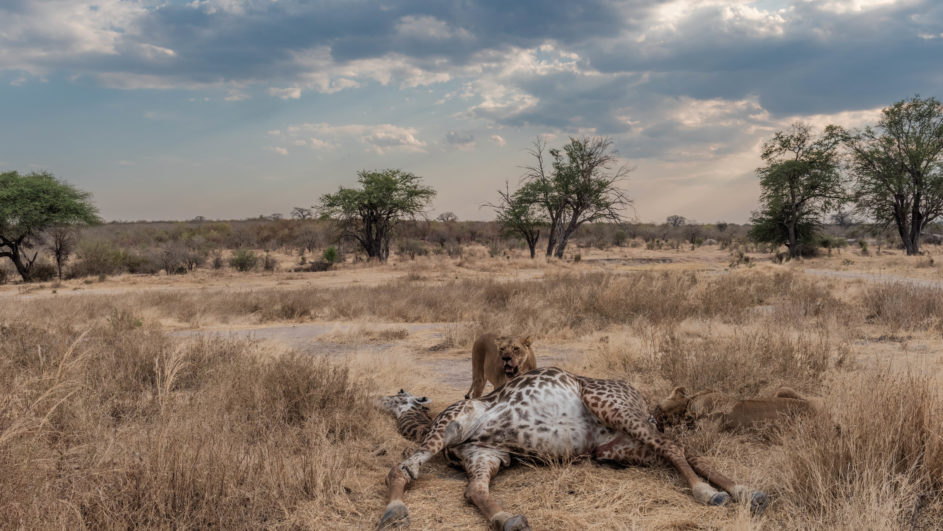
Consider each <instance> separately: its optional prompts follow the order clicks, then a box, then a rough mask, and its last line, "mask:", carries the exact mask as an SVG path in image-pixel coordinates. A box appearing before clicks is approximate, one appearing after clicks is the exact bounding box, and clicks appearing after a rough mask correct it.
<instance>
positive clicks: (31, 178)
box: [0, 171, 99, 281]
mask: <svg viewBox="0 0 943 531" xmlns="http://www.w3.org/2000/svg"><path fill="white" fill-rule="evenodd" d="M98 222H99V218H98V213H97V211H96V209H95V207H94V206H93V205H92V203H91V196H90V194H88V193H87V192H83V191H81V190H78V189H77V188H75V187H73V186H72V185H70V184H67V183H64V182H62V181H59V180H58V179H56V178H55V177H53V176H52V174H50V173H46V172H41V173H28V174H25V175H20V174H19V173H17V172H15V171H11V172H6V173H0V257H6V258H9V259H10V260H12V261H13V265H14V266H16V271H17V272H18V273H19V274H20V276H21V277H22V278H23V280H24V281H29V280H30V279H31V272H32V269H33V264H34V263H35V262H36V256H37V255H38V251H34V252H33V255H32V256H29V254H28V251H29V250H30V249H31V248H32V246H34V245H38V244H41V243H42V242H41V241H40V238H41V237H42V233H43V231H45V230H46V229H48V228H50V227H53V226H57V225H59V226H62V225H72V226H75V225H83V224H89V223H98Z"/></svg>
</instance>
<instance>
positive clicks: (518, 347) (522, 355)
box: [495, 336, 534, 380]
mask: <svg viewBox="0 0 943 531" xmlns="http://www.w3.org/2000/svg"><path fill="white" fill-rule="evenodd" d="M495 343H496V344H497V347H498V357H500V358H501V361H502V362H503V363H504V375H505V376H506V377H507V378H508V380H510V379H511V378H514V377H515V376H517V375H518V374H519V373H520V370H521V365H522V364H523V363H524V361H525V360H526V359H527V358H528V357H531V358H533V356H534V351H533V350H531V348H530V347H531V344H532V343H533V338H532V337H531V336H524V337H499V338H497V339H496V340H495Z"/></svg>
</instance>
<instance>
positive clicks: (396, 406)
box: [377, 389, 429, 418]
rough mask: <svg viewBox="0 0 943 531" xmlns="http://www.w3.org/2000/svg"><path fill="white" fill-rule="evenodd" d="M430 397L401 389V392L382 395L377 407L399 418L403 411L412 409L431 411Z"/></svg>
mask: <svg viewBox="0 0 943 531" xmlns="http://www.w3.org/2000/svg"><path fill="white" fill-rule="evenodd" d="M428 403H429V399H428V398H427V397H424V396H413V395H411V394H409V393H407V392H406V391H404V390H402V389H400V390H399V393H396V394H395V395H392V396H381V397H380V398H378V399H377V407H379V408H380V409H382V410H383V411H386V412H387V413H390V414H392V415H393V416H394V417H396V418H399V417H400V416H401V415H402V414H403V413H406V412H407V411H410V410H412V409H421V410H422V411H429V406H428V405H427V404H428Z"/></svg>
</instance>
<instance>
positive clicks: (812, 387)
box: [595, 325, 849, 398]
mask: <svg viewBox="0 0 943 531" xmlns="http://www.w3.org/2000/svg"><path fill="white" fill-rule="evenodd" d="M643 334H644V336H645V340H644V341H642V342H638V343H636V344H623V343H620V342H608V343H605V344H602V345H600V347H599V348H598V349H597V351H596V354H595V358H596V359H598V361H599V362H600V363H601V364H602V369H603V371H604V372H605V373H606V374H610V375H612V376H616V377H620V378H624V379H626V380H629V381H632V382H635V383H637V385H639V387H640V388H641V389H642V390H643V391H647V392H654V393H657V396H656V397H655V398H661V397H662V396H661V394H663V393H666V392H667V391H668V390H669V389H671V388H672V387H674V386H685V387H687V388H688V389H689V390H692V391H696V390H702V389H715V390H718V391H724V392H727V393H731V394H734V395H740V396H743V397H751V396H755V395H757V394H758V393H762V392H765V391H767V390H769V389H771V388H774V387H777V386H779V385H789V386H792V387H795V388H796V389H799V390H806V391H813V392H817V391H818V389H819V388H820V387H821V385H822V382H823V379H824V378H825V375H826V373H827V371H828V370H829V369H830V368H832V367H835V366H836V365H841V364H843V363H845V360H847V358H848V357H849V347H848V345H847V344H846V343H844V342H842V341H840V340H838V339H836V338H835V337H834V336H833V335H832V334H830V333H829V332H828V331H827V330H826V329H810V330H807V331H806V332H805V333H803V334H797V333H795V332H794V331H793V330H791V329H789V328H786V329H778V328H772V327H756V326H750V327H736V328H735V329H734V330H733V331H732V333H728V334H717V333H715V334H712V335H707V336H703V335H698V334H692V333H685V332H684V331H682V330H679V328H678V327H675V326H651V325H649V326H646V327H644V331H643Z"/></svg>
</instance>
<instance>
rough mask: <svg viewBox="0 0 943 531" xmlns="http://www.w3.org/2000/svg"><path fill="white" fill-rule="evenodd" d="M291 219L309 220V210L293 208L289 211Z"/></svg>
mask: <svg viewBox="0 0 943 531" xmlns="http://www.w3.org/2000/svg"><path fill="white" fill-rule="evenodd" d="M291 217H293V218H295V219H302V220H304V219H311V209H310V208H305V207H295V208H292V209H291Z"/></svg>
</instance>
